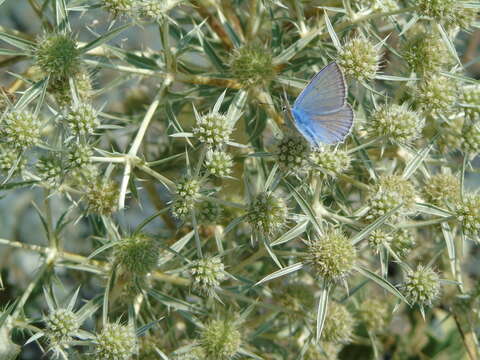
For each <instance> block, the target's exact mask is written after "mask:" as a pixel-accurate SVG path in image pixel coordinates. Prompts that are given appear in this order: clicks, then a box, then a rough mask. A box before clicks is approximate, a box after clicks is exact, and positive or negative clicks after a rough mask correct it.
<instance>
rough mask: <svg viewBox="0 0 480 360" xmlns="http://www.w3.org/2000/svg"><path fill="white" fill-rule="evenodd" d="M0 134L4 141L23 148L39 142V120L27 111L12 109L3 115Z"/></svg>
mask: <svg viewBox="0 0 480 360" xmlns="http://www.w3.org/2000/svg"><path fill="white" fill-rule="evenodd" d="M0 135H1V136H2V140H3V142H4V143H7V144H11V145H12V146H15V147H17V148H18V149H22V150H25V149H26V148H29V147H32V146H35V145H37V144H38V143H39V142H40V122H39V121H38V119H37V117H36V116H34V115H33V114H32V113H30V112H28V111H19V110H13V111H10V112H8V113H6V114H5V116H4V117H3V123H2V124H1V127H0Z"/></svg>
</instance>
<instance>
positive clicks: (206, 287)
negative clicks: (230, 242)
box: [190, 257, 226, 296]
mask: <svg viewBox="0 0 480 360" xmlns="http://www.w3.org/2000/svg"><path fill="white" fill-rule="evenodd" d="M190 275H191V277H192V288H193V290H194V291H196V292H198V293H200V294H202V295H204V296H212V295H213V294H214V293H215V289H217V288H218V287H219V285H220V283H221V282H222V281H223V280H225V278H226V276H225V268H224V266H223V263H222V261H221V260H220V258H219V257H205V258H203V259H199V260H196V261H195V262H193V264H192V266H191V268H190Z"/></svg>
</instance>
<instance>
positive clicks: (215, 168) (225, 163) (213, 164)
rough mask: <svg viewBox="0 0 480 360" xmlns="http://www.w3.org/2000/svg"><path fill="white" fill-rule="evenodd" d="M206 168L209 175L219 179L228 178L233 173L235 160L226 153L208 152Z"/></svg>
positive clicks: (220, 151) (219, 151)
mask: <svg viewBox="0 0 480 360" xmlns="http://www.w3.org/2000/svg"><path fill="white" fill-rule="evenodd" d="M205 167H206V169H207V171H208V173H209V174H211V175H213V176H218V177H227V176H230V174H231V173H232V167H233V159H232V156H231V155H230V154H229V153H227V152H226V151H222V150H214V151H212V150H210V151H208V152H207V155H206V159H205Z"/></svg>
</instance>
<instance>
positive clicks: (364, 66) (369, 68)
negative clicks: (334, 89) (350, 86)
mask: <svg viewBox="0 0 480 360" xmlns="http://www.w3.org/2000/svg"><path fill="white" fill-rule="evenodd" d="M337 62H338V65H340V67H341V68H342V69H343V71H344V72H345V74H346V75H347V76H349V77H352V78H354V79H357V80H359V81H370V80H373V79H374V78H375V76H376V75H377V71H378V69H379V62H380V54H379V52H378V50H377V48H376V47H375V45H374V44H372V43H371V42H370V41H368V40H367V39H365V38H363V37H358V38H354V39H351V40H349V41H348V42H347V43H346V44H345V45H343V47H342V49H341V50H340V51H339V53H338V60H337Z"/></svg>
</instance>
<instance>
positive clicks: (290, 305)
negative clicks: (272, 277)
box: [274, 280, 315, 317]
mask: <svg viewBox="0 0 480 360" xmlns="http://www.w3.org/2000/svg"><path fill="white" fill-rule="evenodd" d="M274 298H278V300H279V301H280V304H281V306H282V307H284V308H287V309H289V310H291V311H293V312H296V313H299V314H301V315H300V316H302V317H303V316H304V313H305V311H310V309H311V308H313V306H314V305H315V294H314V291H312V286H311V285H309V284H306V283H303V282H298V281H296V280H294V281H292V282H290V283H288V284H286V285H285V286H283V287H281V288H279V289H278V293H277V296H275V297H274Z"/></svg>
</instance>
